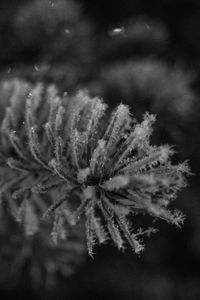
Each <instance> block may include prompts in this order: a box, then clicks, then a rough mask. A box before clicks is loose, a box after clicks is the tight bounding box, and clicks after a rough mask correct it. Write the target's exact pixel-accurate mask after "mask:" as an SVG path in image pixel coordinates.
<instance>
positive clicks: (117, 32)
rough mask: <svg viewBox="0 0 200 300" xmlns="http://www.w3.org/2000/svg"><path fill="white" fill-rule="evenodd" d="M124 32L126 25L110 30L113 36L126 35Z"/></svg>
mask: <svg viewBox="0 0 200 300" xmlns="http://www.w3.org/2000/svg"><path fill="white" fill-rule="evenodd" d="M124 34H125V28H124V27H119V28H114V29H112V30H111V31H110V35H111V36H116V35H124Z"/></svg>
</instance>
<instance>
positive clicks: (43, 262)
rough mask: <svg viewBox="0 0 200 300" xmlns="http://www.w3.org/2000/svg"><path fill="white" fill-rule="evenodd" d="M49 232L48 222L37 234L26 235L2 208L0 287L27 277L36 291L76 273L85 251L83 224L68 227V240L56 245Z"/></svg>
mask: <svg viewBox="0 0 200 300" xmlns="http://www.w3.org/2000/svg"><path fill="white" fill-rule="evenodd" d="M27 213H28V215H27V217H28V218H29V219H30V220H29V230H33V225H34V224H33V223H32V224H30V222H31V219H32V218H33V215H32V212H31V211H30V210H29V212H27ZM30 226H32V227H30ZM27 229H28V227H27ZM50 232H51V225H50V224H48V223H45V224H42V226H41V227H40V231H39V232H38V233H37V234H35V235H30V232H29V237H26V236H25V235H24V232H23V230H22V228H21V226H20V225H19V224H16V222H15V221H14V218H13V217H11V216H9V215H8V214H7V213H6V212H4V211H1V220H0V241H1V247H0V265H1V268H2V270H3V272H1V274H0V288H4V289H5V288H6V289H10V288H15V287H17V286H18V285H20V284H21V281H22V280H24V278H26V280H27V282H29V284H30V286H31V287H32V288H33V289H34V290H36V291H37V289H53V288H55V287H56V284H57V283H58V280H59V278H65V280H66V279H67V278H68V277H70V276H72V274H74V272H75V271H76V270H77V267H78V266H80V264H81V263H82V262H83V261H84V257H85V252H86V245H85V239H84V234H83V226H81V225H80V226H78V227H76V228H75V227H73V228H69V229H68V230H67V231H66V237H65V240H64V239H63V240H61V241H60V242H59V244H57V245H56V244H55V243H54V242H53V241H52V239H50V236H49V235H50Z"/></svg>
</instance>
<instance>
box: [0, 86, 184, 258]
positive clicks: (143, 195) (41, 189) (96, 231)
mask: <svg viewBox="0 0 200 300" xmlns="http://www.w3.org/2000/svg"><path fill="white" fill-rule="evenodd" d="M24 89H25V92H24ZM22 92H23V93H22ZM21 95H22V96H21ZM13 99H15V101H13ZM23 109H25V117H24V116H23V113H22V112H23ZM106 109H107V106H106V104H104V102H103V101H102V100H101V99H99V98H90V97H89V96H88V94H87V92H85V91H80V92H78V93H77V94H76V95H74V96H73V97H70V96H68V95H66V94H65V95H64V96H63V97H59V96H58V93H57V91H56V89H55V87H54V86H49V87H47V88H45V87H44V86H42V85H41V84H37V85H36V86H30V85H28V86H27V85H26V84H24V83H15V87H14V91H13V93H12V95H11V97H10V106H8V107H7V109H6V112H5V117H4V119H3V120H2V125H1V160H2V163H1V165H2V168H3V170H4V174H7V178H4V176H2V181H1V194H3V195H4V201H5V202H6V203H8V206H9V208H10V210H11V211H12V214H13V215H14V216H19V215H20V216H23V217H20V218H21V220H22V222H24V223H25V228H26V230H25V231H26V233H27V234H33V233H34V232H35V231H37V230H38V221H37V220H36V218H34V217H31V218H27V216H26V215H27V214H28V215H30V214H37V216H38V214H41V215H43V217H42V219H43V220H45V219H47V218H48V217H50V218H52V223H53V231H52V234H51V235H52V238H53V240H54V242H57V239H58V238H61V239H62V238H65V228H64V227H65V226H66V225H65V226H64V225H63V224H64V223H67V224H68V226H72V225H75V224H76V223H77V222H78V221H79V220H80V218H81V217H82V216H84V218H85V226H86V236H87V246H88V253H89V254H90V255H91V256H92V255H93V248H94V245H95V244H96V243H99V244H101V243H104V242H105V241H107V240H108V239H111V240H112V241H113V242H114V243H115V244H116V246H117V247H118V248H119V249H123V248H124V244H125V241H127V242H128V243H129V244H130V246H131V248H132V250H133V251H135V252H136V253H139V252H140V251H141V250H142V249H143V244H142V242H141V241H140V238H141V236H142V235H149V234H150V232H151V233H152V232H154V230H152V229H151V228H150V229H144V230H141V229H139V231H138V230H137V228H135V227H136V224H135V225H133V220H134V216H135V214H138V213H142V214H149V215H150V216H152V217H153V218H154V219H155V218H158V219H163V220H165V221H167V222H169V223H173V224H175V225H177V226H179V225H181V223H182V221H183V215H182V214H181V213H180V212H178V211H172V210H169V209H168V205H169V204H170V202H171V201H172V200H173V199H175V198H176V195H177V192H178V191H179V190H180V189H181V188H182V187H184V186H185V184H186V181H185V174H187V173H189V168H188V166H187V164H186V163H182V164H178V165H174V164H172V163H171V156H172V154H173V150H172V148H171V147H169V146H168V145H161V146H152V145H151V144H150V136H151V133H152V125H153V123H154V121H155V116H154V115H150V114H148V113H145V115H144V119H143V121H142V122H141V123H137V121H136V120H135V119H134V118H133V117H132V116H131V113H130V111H129V107H128V106H126V105H123V104H120V105H119V106H118V107H117V108H116V109H115V110H114V111H113V112H112V113H111V115H110V116H109V114H108V113H106ZM8 157H9V158H8ZM5 170H6V172H5ZM46 194H47V195H46ZM45 196H48V197H45ZM27 201H28V202H27ZM47 206H48V209H46V207H47ZM64 220H65V222H64ZM27 221H28V224H26V223H27ZM30 222H31V223H32V225H31V224H30ZM31 226H32V229H31Z"/></svg>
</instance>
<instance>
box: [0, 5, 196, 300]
mask: <svg viewBox="0 0 200 300" xmlns="http://www.w3.org/2000/svg"><path fill="white" fill-rule="evenodd" d="M16 77H17V78H18V80H27V81H29V82H31V83H36V82H40V81H43V82H44V83H45V84H49V83H55V84H56V85H57V86H58V88H59V91H60V92H61V93H62V92H68V93H69V94H73V93H74V92H76V91H77V90H78V89H80V88H84V89H85V88H86V89H88V91H89V93H90V95H92V96H100V97H102V98H103V99H104V101H105V102H107V103H108V104H109V105H110V106H111V107H114V106H116V105H117V104H119V103H120V102H123V103H126V104H128V105H129V106H130V108H131V111H132V113H133V115H134V117H136V118H137V119H138V120H139V121H140V120H141V119H142V116H143V114H144V113H145V112H146V111H150V112H151V113H154V114H156V115H157V122H156V123H155V125H154V133H153V136H152V143H154V144H157V145H159V144H162V143H169V144H172V145H174V149H175V151H176V152H177V153H176V157H175V159H176V160H179V161H184V160H188V161H189V164H190V166H191V170H192V172H193V173H194V175H193V176H191V177H190V178H189V185H188V187H186V188H185V189H184V190H183V191H182V192H181V193H179V197H178V199H177V200H176V201H175V203H173V206H174V207H176V208H178V209H180V210H181V211H182V212H183V213H184V214H185V215H186V220H185V224H184V226H183V228H182V229H176V228H174V227H173V226H171V225H168V224H166V223H164V222H162V221H159V222H157V227H158V228H159V232H158V233H157V234H155V235H154V236H153V237H151V238H150V239H148V240H147V241H146V248H145V251H144V252H143V253H142V254H141V256H140V257H138V256H136V255H135V254H133V253H132V252H131V251H130V250H129V249H127V250H126V251H125V252H124V253H120V252H119V251H118V250H117V249H116V248H115V247H114V246H112V244H111V245H110V244H109V245H105V246H103V247H100V248H97V249H96V255H95V257H94V259H91V258H90V257H88V256H87V255H85V252H84V250H81V251H79V250H80V249H79V248H78V249H79V250H78V251H77V254H76V258H75V259H74V260H75V262H73V264H72V265H73V267H72V269H73V272H71V271H70V270H71V269H70V270H69V268H68V270H67V272H57V271H56V272H52V270H47V271H45V272H46V273H48V272H50V273H54V276H50V278H49V277H48V280H47V279H46V277H47V275H44V274H43V273H44V272H43V273H42V274H43V275H44V276H42V277H37V272H35V271H33V272H32V271H30V260H32V259H33V257H34V264H37V266H38V265H39V266H40V265H42V263H43V262H41V257H45V255H46V256H49V250H48V249H47V250H46V248H45V249H44V247H39V246H37V245H40V244H41V243H40V241H43V237H44V236H43V235H44V232H43V235H42V236H41V237H37V238H38V239H39V240H40V241H39V242H38V240H37V241H32V244H31V245H30V244H28V245H27V243H26V242H25V243H24V242H23V243H22V242H19V241H21V239H22V237H21V236H20V229H19V230H18V229H16V225H13V224H12V220H9V221H8V220H6V221H5V222H6V223H5V224H8V223H9V226H8V225H6V226H3V225H1V230H0V269H1V271H0V296H1V297H2V299H5V298H6V297H11V298H17V299H25V298H27V297H29V299H45V298H47V299H59V300H60V299H68V300H76V299H84V298H85V299H88V300H90V299H91V300H93V299H95V300H98V299H101V300H102V299H110V298H112V299H116V300H117V299H123V300H133V299H135V300H137V299H138V300H161V299H162V300H175V299H178V300H190V299H191V300H194V299H200V199H199V195H200V174H199V169H200V154H199V149H200V134H199V132H200V101H199V98H200V2H199V1H198V0H151V1H149V0H126V1H120V0H115V1H114V0H110V1H105V0H101V1H99V0H96V1H90V0H81V1H78V0H77V1H75V0H70V1H69V0H10V1H7V0H1V1H0V79H1V84H0V101H1V102H0V105H1V107H2V105H3V104H2V103H3V100H2V99H3V95H4V90H5V89H6V83H8V82H12V81H13V80H14V78H16ZM4 101H5V100H4ZM7 222H8V223H7ZM13 228H15V230H16V232H17V233H15V231H13ZM78 230H79V229H78ZM80 230H81V229H80ZM12 236H14V237H16V236H17V237H18V238H11V237H12ZM22 244H23V245H24V244H25V246H22ZM33 245H35V246H33ZM33 247H35V248H34V249H35V250H33ZM30 249H31V250H30ZM64 249H65V248H64ZM40 251H41V252H40ZM8 252H9V255H8ZM27 253H28V254H27ZM83 254H84V257H85V258H82V256H83ZM62 255H63V252H62V251H60V252H59V255H58V252H56V253H54V252H52V255H51V261H52V262H53V264H52V269H53V268H54V264H55V265H56V264H57V261H58V256H62ZM20 257H21V259H20V260H19V258H20ZM25 257H29V262H28V261H27V259H25ZM38 257H39V258H38ZM16 258H18V260H17V261H18V262H17V263H16ZM68 258H69V257H68ZM68 260H70V268H71V256H70V259H68ZM68 260H67V261H68ZM13 261H14V262H15V272H13V270H12V268H13ZM19 261H20V262H19ZM65 261H66V260H65ZM34 264H33V265H34ZM77 265H78V266H77ZM19 266H20V267H19ZM74 266H75V267H74ZM18 268H19V269H18ZM41 268H42V267H41ZM53 270H54V269H53ZM46 273H45V274H46ZM33 274H34V276H33ZM35 274H36V275H35ZM38 278H40V279H38ZM44 278H45V279H44ZM47 283H48V284H47Z"/></svg>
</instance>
